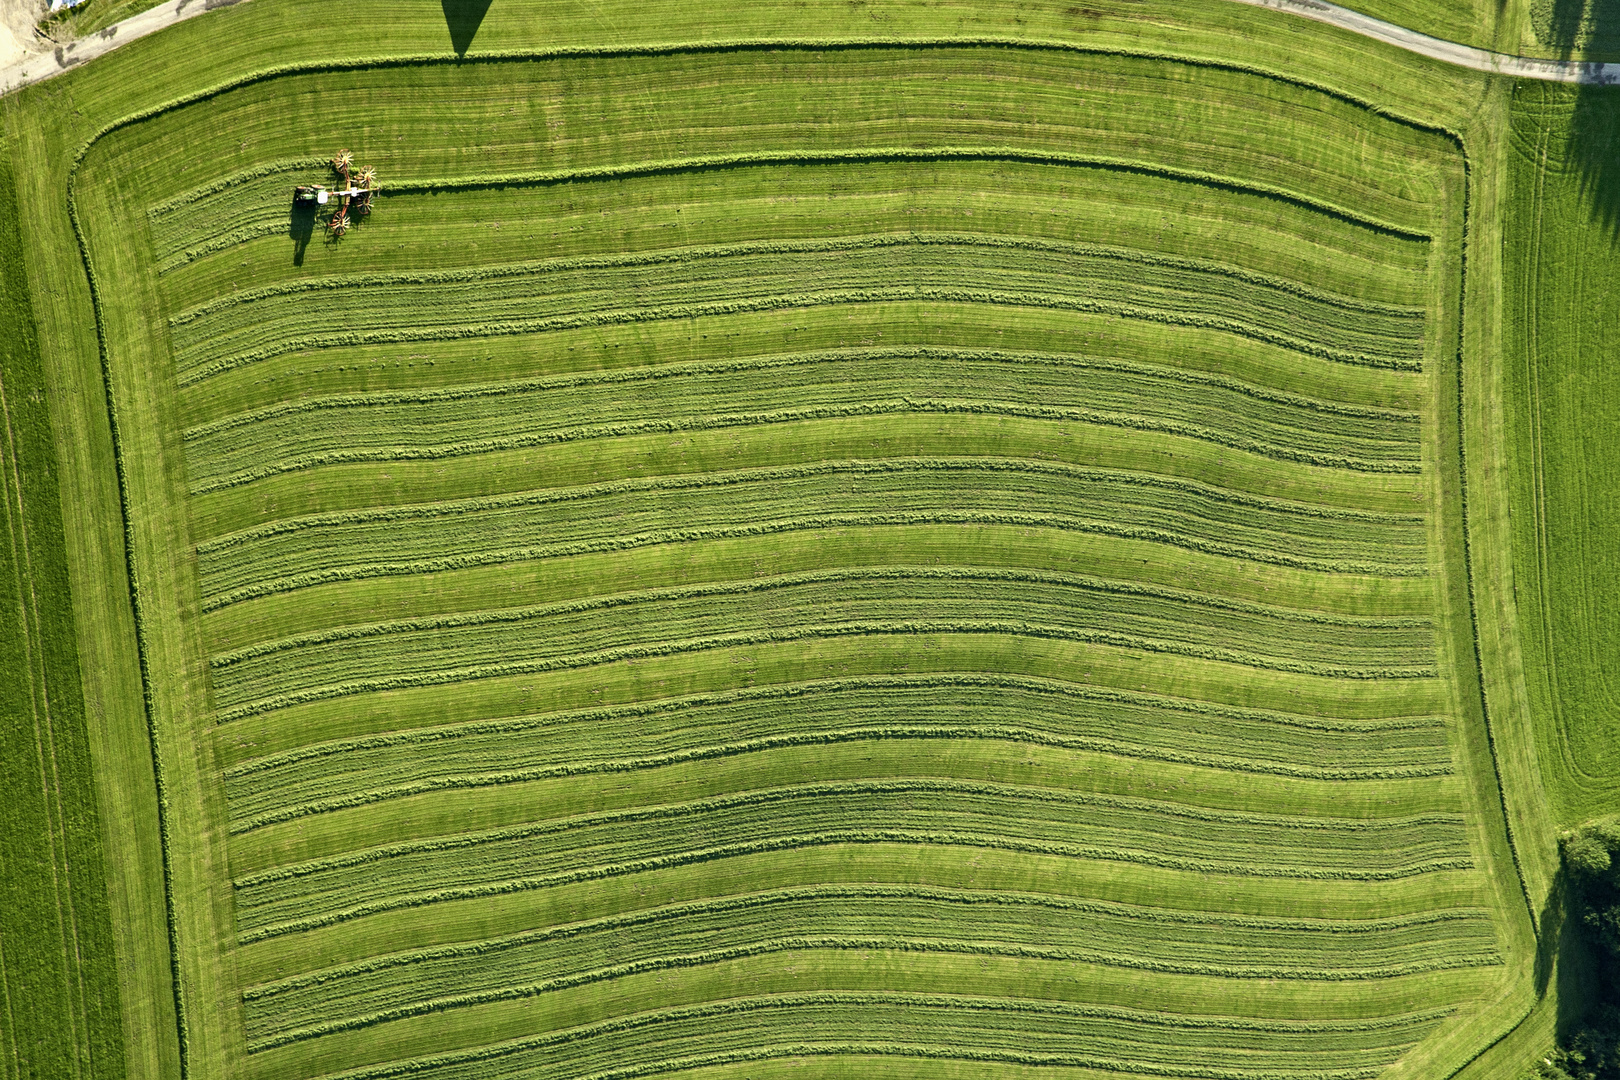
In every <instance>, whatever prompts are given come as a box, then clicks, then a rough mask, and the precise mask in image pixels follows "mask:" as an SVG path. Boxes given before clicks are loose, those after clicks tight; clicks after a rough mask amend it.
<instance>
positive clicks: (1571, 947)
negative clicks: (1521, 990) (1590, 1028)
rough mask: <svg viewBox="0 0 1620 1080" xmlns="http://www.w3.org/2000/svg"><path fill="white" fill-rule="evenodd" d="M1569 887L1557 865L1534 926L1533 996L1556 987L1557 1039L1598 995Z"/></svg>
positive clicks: (1594, 962)
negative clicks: (1536, 942)
mask: <svg viewBox="0 0 1620 1080" xmlns="http://www.w3.org/2000/svg"><path fill="white" fill-rule="evenodd" d="M1570 889H1571V886H1570V883H1569V877H1568V874H1567V872H1566V871H1565V869H1564V868H1563V867H1561V866H1560V867H1559V868H1558V874H1557V876H1556V877H1554V878H1553V883H1552V888H1551V889H1550V890H1549V891H1548V893H1547V902H1546V904H1545V905H1544V906H1543V907H1542V909H1541V917H1540V918H1539V919H1538V920H1537V927H1536V934H1537V938H1538V940H1539V944H1538V946H1537V948H1536V963H1535V981H1536V996H1537V997H1544V996H1546V994H1547V992H1548V991H1549V990H1556V992H1557V994H1558V1018H1557V1026H1558V1038H1559V1039H1560V1040H1561V1041H1564V1040H1567V1039H1568V1038H1569V1037H1570V1036H1571V1035H1573V1034H1574V1033H1575V1032H1576V1031H1578V1030H1580V1028H1581V1027H1582V1025H1583V1024H1584V1022H1585V1021H1586V1020H1587V1019H1588V1018H1589V1014H1590V1013H1591V1006H1592V1003H1593V1002H1595V1001H1597V1000H1598V999H1599V997H1600V996H1601V995H1600V993H1599V987H1598V976H1599V972H1598V957H1597V956H1596V954H1595V953H1594V952H1593V950H1592V943H1591V940H1590V938H1589V936H1588V935H1587V934H1586V933H1585V932H1584V927H1583V926H1582V925H1581V922H1580V910H1579V909H1580V903H1579V901H1578V899H1577V898H1575V897H1572V896H1571V895H1570ZM1555 979H1556V985H1555V984H1554V980H1555Z"/></svg>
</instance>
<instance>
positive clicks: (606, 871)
mask: <svg viewBox="0 0 1620 1080" xmlns="http://www.w3.org/2000/svg"><path fill="white" fill-rule="evenodd" d="M1441 823H1443V824H1456V823H1455V822H1441ZM1430 824H1434V823H1433V822H1431V823H1430ZM854 844H900V845H910V846H913V847H919V846H929V847H972V848H983V849H986V850H992V851H1010V852H1017V853H1021V854H1028V855H1055V856H1062V857H1065V858H1071V859H1088V860H1095V861H1099V862H1116V863H1125V864H1128V865H1136V866H1151V867H1155V868H1157V869H1161V870H1180V871H1187V872H1191V873H1198V874H1221V875H1230V876H1234V877H1249V878H1260V879H1273V880H1277V879H1287V880H1293V881H1369V882H1370V881H1386V882H1387V881H1401V880H1405V879H1409V878H1414V877H1421V876H1423V875H1425V874H1434V873H1441V872H1444V871H1448V870H1470V869H1473V868H1474V866H1475V864H1474V861H1473V859H1472V858H1471V857H1469V856H1466V855H1461V856H1455V857H1453V858H1448V859H1429V860H1426V861H1423V862H1417V863H1411V864H1407V865H1403V866H1398V867H1391V868H1388V869H1383V870H1361V871H1357V870H1354V869H1327V868H1322V867H1304V866H1282V865H1277V866H1272V865H1262V864H1259V863H1256V862H1254V861H1253V859H1252V858H1244V859H1238V860H1234V861H1222V860H1214V859H1191V858H1182V857H1177V856H1161V855H1155V854H1153V853H1151V852H1143V851H1137V850H1130V849H1117V848H1104V847H1096V846H1092V845H1082V844H1057V843H1044V842H1036V841H1025V840H1012V839H1008V838H1006V837H1001V836H989V835H984V834H980V833H962V832H918V831H910V830H904V829H867V830H842V831H833V832H819V833H808V834H802V835H798V834H783V835H777V836H772V837H768V838H766V839H762V840H755V841H749V842H743V843H735V844H722V845H716V846H712V847H706V848H690V849H686V850H683V851H678V852H673V853H670V854H665V855H656V856H649V857H647V858H642V859H634V860H631V861H629V862H623V863H597V864H594V865H591V866H586V867H581V868H578V869H575V870H567V871H560V872H557V873H552V874H542V875H538V876H533V877H524V878H511V879H507V880H505V881H497V882H492V883H489V884H483V885H467V886H461V887H457V888H448V889H437V890H430V891H426V892H416V893H402V894H396V895H394V896H392V897H390V898H388V899H386V900H373V901H368V902H366V903H362V904H356V905H354V906H351V907H348V908H344V909H341V910H338V911H331V912H327V913H326V914H324V915H314V916H306V917H304V918H300V919H293V920H290V921H286V922H280V923H272V924H267V925H263V926H258V927H254V928H251V929H241V930H238V932H237V937H236V940H237V942H238V944H242V945H250V944H253V943H254V942H259V941H266V940H269V939H271V938H275V937H282V936H285V935H287V934H296V933H305V932H307V931H310V930H317V929H320V928H322V927H328V926H336V925H339V924H341V923H346V922H351V921H353V920H355V919H361V918H366V917H368V916H371V915H379V914H383V913H385V912H390V911H402V910H407V909H411V908H418V907H426V906H428V905H431V904H439V903H446V902H449V901H454V900H475V899H488V898H492V897H497V896H509V895H512V894H514V893H519V892H531V891H535V890H540V889H549V888H555V887H557V886H560V885H569V884H575V883H578V882H583V881H601V880H604V879H607V878H613V877H624V876H628V875H632V874H640V873H647V872H650V871H655V870H668V869H673V868H676V867H682V866H693V865H697V864H701V863H706V862H714V861H717V860H721V859H730V858H737V857H741V856H746V855H759V854H765V853H769V852H778V851H802V850H805V849H807V848H815V847H830V846H841V845H854ZM444 846H446V847H450V846H463V847H464V846H468V845H465V844H461V845H450V844H446V845H444ZM333 861H334V862H335V861H337V860H333ZM370 861H375V859H372V858H367V859H364V860H362V862H370ZM283 869H297V868H296V867H293V868H283ZM324 869H326V867H324V866H323V867H316V868H315V869H312V870H308V871H305V872H307V873H314V872H317V871H318V870H324ZM280 872H281V871H274V872H273V873H280ZM265 876H266V875H262V874H261V875H258V877H260V878H262V877H265ZM289 876H292V875H289ZM233 884H234V887H235V888H238V889H240V888H244V887H246V886H245V885H244V884H243V883H242V882H236V883H233Z"/></svg>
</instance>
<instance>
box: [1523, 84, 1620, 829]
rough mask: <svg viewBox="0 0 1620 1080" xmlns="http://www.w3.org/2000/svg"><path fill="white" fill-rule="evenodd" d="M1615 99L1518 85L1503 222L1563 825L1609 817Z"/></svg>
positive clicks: (1530, 593) (1528, 541)
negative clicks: (1508, 206)
mask: <svg viewBox="0 0 1620 1080" xmlns="http://www.w3.org/2000/svg"><path fill="white" fill-rule="evenodd" d="M1615 100H1616V99H1615V98H1614V96H1613V94H1612V93H1610V92H1606V91H1602V90H1595V89H1587V90H1582V91H1574V90H1566V89H1563V88H1554V87H1540V86H1524V87H1521V88H1519V90H1518V91H1517V92H1516V93H1515V95H1514V100H1513V131H1512V133H1513V144H1512V145H1513V148H1514V151H1515V152H1514V154H1513V157H1512V159H1511V161H1512V169H1511V173H1510V183H1511V184H1512V185H1513V186H1514V188H1515V189H1516V195H1515V198H1514V203H1513V205H1514V209H1515V211H1516V213H1515V214H1514V215H1513V216H1512V217H1510V218H1509V219H1508V222H1507V226H1508V227H1507V232H1506V236H1507V240H1508V247H1507V252H1508V260H1507V272H1508V277H1507V279H1506V283H1507V287H1508V292H1507V295H1508V297H1509V298H1510V306H1509V313H1510V322H1509V324H1508V325H1509V327H1510V333H1511V335H1512V337H1511V340H1512V341H1513V343H1514V350H1513V351H1514V355H1515V356H1516V357H1517V358H1518V362H1517V363H1516V364H1515V366H1514V367H1513V369H1512V370H1511V381H1510V392H1511V398H1510V400H1512V401H1513V402H1514V404H1515V406H1516V407H1515V410H1514V413H1513V417H1512V419H1513V421H1514V426H1513V428H1512V429H1511V430H1512V437H1513V449H1514V453H1513V455H1512V460H1513V462H1514V463H1515V465H1516V466H1517V468H1516V469H1515V473H1514V501H1513V509H1514V514H1515V517H1514V541H1515V546H1514V552H1515V557H1516V569H1517V574H1516V580H1517V581H1518V582H1519V583H1520V585H1519V588H1520V591H1521V606H1522V611H1523V615H1522V616H1521V619H1522V626H1523V630H1522V634H1523V638H1524V641H1525V653H1526V657H1527V659H1529V661H1530V668H1531V670H1533V671H1534V672H1535V674H1536V677H1535V678H1533V679H1531V680H1530V681H1529V684H1528V685H1529V687H1530V691H1531V694H1532V695H1533V699H1534V703H1535V707H1536V708H1535V712H1536V715H1537V717H1538V720H1539V721H1540V726H1539V730H1538V736H1539V751H1540V754H1541V759H1542V763H1543V768H1544V770H1545V774H1546V786H1547V791H1548V794H1549V797H1550V798H1551V799H1552V800H1553V803H1554V805H1555V807H1556V808H1557V811H1558V814H1559V817H1560V819H1561V820H1563V821H1566V822H1571V823H1574V822H1578V821H1580V820H1583V819H1585V818H1589V817H1595V816H1598V815H1601V814H1605V813H1610V812H1612V808H1613V802H1614V794H1613V793H1614V786H1615V782H1616V778H1617V777H1620V756H1617V755H1616V747H1615V735H1616V727H1615V718H1614V716H1613V710H1612V707H1611V702H1612V700H1613V697H1614V690H1613V688H1612V687H1613V681H1614V670H1613V669H1614V665H1613V664H1612V663H1611V662H1610V659H1609V658H1610V656H1612V655H1613V648H1614V646H1613V644H1612V642H1613V635H1614V633H1615V630H1614V626H1613V621H1614V620H1613V613H1612V608H1613V595H1614V582H1615V579H1616V571H1617V565H1616V559H1615V549H1614V545H1613V543H1612V542H1611V540H1610V538H1609V536H1608V532H1607V530H1606V529H1605V528H1604V525H1603V522H1604V521H1605V520H1606V518H1607V515H1608V509H1607V508H1608V507H1609V506H1610V505H1611V503H1612V499H1613V496H1612V495H1611V494H1610V493H1609V491H1608V488H1609V487H1610V486H1611V484H1610V481H1611V478H1612V477H1613V476H1614V467H1615V451H1614V448H1613V446H1612V441H1611V440H1609V439H1606V438H1604V437H1603V434H1602V433H1603V432H1604V431H1605V430H1606V429H1607V428H1608V426H1609V420H1608V415H1609V413H1610V412H1611V411H1612V410H1613V408H1614V406H1615V394H1614V374H1613V372H1612V370H1611V367H1610V365H1609V364H1608V363H1607V362H1606V360H1605V359H1604V358H1605V357H1606V355H1607V354H1606V352H1605V345H1606V343H1607V339H1608V336H1609V334H1610V331H1611V328H1612V327H1613V325H1614V320H1615V317H1616V310H1617V305H1616V298H1615V295H1614V293H1613V291H1612V289H1611V288H1610V286H1609V284H1608V277H1607V270H1608V268H1609V267H1611V266H1613V265H1614V262H1615V255H1616V245H1615V221H1616V219H1615V207H1616V202H1615V197H1616V193H1615V176H1614V172H1613V167H1612V165H1611V164H1610V162H1611V161H1612V156H1613V153H1614V145H1615V144H1614V142H1613V138H1614V132H1613V127H1614V121H1613V110H1614V104H1615Z"/></svg>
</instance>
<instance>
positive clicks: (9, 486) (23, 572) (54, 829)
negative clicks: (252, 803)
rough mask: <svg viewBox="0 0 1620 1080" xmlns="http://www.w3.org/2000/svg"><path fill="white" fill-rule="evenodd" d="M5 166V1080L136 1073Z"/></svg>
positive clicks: (1, 728)
mask: <svg viewBox="0 0 1620 1080" xmlns="http://www.w3.org/2000/svg"><path fill="white" fill-rule="evenodd" d="M13 191H14V187H13V183H12V176H11V167H10V161H9V159H8V158H6V157H3V156H0V207H3V208H4V213H3V214H0V522H3V523H4V532H3V533H0V582H3V584H0V605H3V607H0V611H4V615H3V616H0V664H3V665H4V672H5V676H4V678H3V679H0V785H3V789H4V791H5V793H6V796H5V798H4V799H0V890H3V892H0V1005H3V1011H0V1077H5V1078H6V1080H11V1078H12V1077H24V1076H64V1077H65V1076H73V1077H78V1076H107V1077H116V1076H122V1075H124V1072H123V1064H124V1063H123V1033H122V1031H121V1030H120V1027H121V1024H120V1016H119V1008H118V980H117V965H116V957H115V955H114V947H113V928H112V922H111V917H110V912H109V910H108V903H107V886H106V882H105V880H104V878H103V865H102V847H101V830H100V822H99V811H98V806H97V799H96V795H97V791H96V784H95V781H94V779H93V768H92V764H91V760H90V749H89V745H88V739H87V737H86V729H85V717H84V702H83V699H82V696H81V694H80V689H79V670H78V658H77V649H76V648H75V642H74V626H73V609H72V604H71V597H70V595H69V589H68V582H67V568H66V566H65V565H64V562H63V537H62V520H61V513H60V510H59V506H60V503H59V500H58V495H57V486H56V480H57V476H56V464H55V460H54V455H55V448H54V446H53V445H52V441H51V428H50V413H49V406H48V404H47V401H46V384H45V380H44V377H43V373H42V372H41V370H40V361H39V350H38V342H37V338H36V335H35V330H34V318H33V311H32V308H31V305H30V303H29V296H28V287H27V280H26V275H25V273H24V271H23V264H22V250H21V244H20V239H19V236H18V232H17V228H16V221H15V218H14V217H12V216H10V215H11V208H12V207H13V206H14V205H15V201H14V195H13Z"/></svg>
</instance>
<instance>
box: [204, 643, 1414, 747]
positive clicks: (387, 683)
mask: <svg viewBox="0 0 1620 1080" xmlns="http://www.w3.org/2000/svg"><path fill="white" fill-rule="evenodd" d="M913 634H1002V635H1008V636H1013V637H1032V638H1045V639H1047V640H1052V641H1073V642H1081V643H1085V644H1092V645H1108V646H1113V647H1115V648H1122V649H1138V650H1141V651H1143V652H1152V653H1164V654H1167V655H1172V656H1185V657H1191V658H1194V659H1200V660H1210V661H1214V662H1217V663H1226V664H1234V665H1239V666H1242V667H1248V668H1255V669H1258V670H1267V671H1283V672H1289V673H1291V674H1296V675H1312V676H1316V677H1318V678H1323V679H1351V680H1358V681H1359V680H1366V681H1376V680H1383V679H1399V680H1414V679H1433V678H1436V677H1438V671H1437V669H1436V668H1434V667H1382V668H1372V667H1370V668H1357V667H1343V666H1339V665H1333V664H1314V663H1306V662H1298V661H1293V660H1287V659H1283V658H1279V657H1269V656H1258V655H1254V654H1251V653H1243V652H1238V651H1236V650H1233V649H1223V648H1217V647H1214V646H1209V645H1195V644H1187V643H1185V642H1179V641H1169V640H1165V639H1162V638H1150V637H1142V636H1137V635H1133V634H1122V633H1117V632H1114V631H1109V630H1082V629H1077V628H1073V627H1067V626H1048V625H1042V624H1039V623H1029V622H1021V621H996V620H991V619H954V620H944V619H942V620H936V621H925V620H913V621H902V622H846V623H827V624H820V625H805V626H794V627H784V628H770V629H765V630H761V631H757V632H754V633H736V634H718V635H715V636H713V637H706V638H686V639H676V640H668V641H661V642H654V643H647V644H640V645H624V646H618V647H615V648H611V649H600V650H597V651H594V652H586V653H572V654H564V655H559V656H554V657H547V658H543V659H536V660H521V661H513V662H508V663H499V664H484V665H473V666H470V667H461V668H452V669H446V670H442V671H429V672H414V673H401V674H396V675H388V676H382V677H377V678H369V679H355V680H351V681H349V682H342V683H330V684H327V685H325V686H316V687H310V688H308V689H305V690H297V691H292V692H289V693H283V694H276V695H273V696H271V697H267V698H260V699H259V700H257V701H254V702H251V703H249V704H245V705H238V706H235V707H233V708H229V709H222V710H220V711H219V712H218V713H216V715H215V721H216V723H219V724H228V723H232V722H233V721H236V720H241V719H243V718H244V717H248V716H256V715H259V714H261V713H266V712H273V711H276V710H279V709H285V708H291V707H292V706H294V705H306V704H309V703H311V702H316V701H330V700H333V699H335V698H341V697H349V696H352V695H355V694H368V693H376V692H379V691H384V690H402V689H408V688H412V687H424V686H443V685H446V684H448V683H457V682H466V681H469V680H476V679H491V678H499V677H502V676H507V675H532V674H538V673H540V672H544V671H565V670H571V669H576V668H582V667H594V666H596V665H599V664H608V663H614V662H616V661H621V660H637V659H643V658H648V657H654V656H675V655H680V654H683V653H691V652H705V651H709V650H714V649H729V648H736V647H739V646H749V645H763V644H768V643H776V642H786V641H810V640H815V639H825V638H836V637H859V636H867V635H871V636H878V635H884V636H891V635H913Z"/></svg>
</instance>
